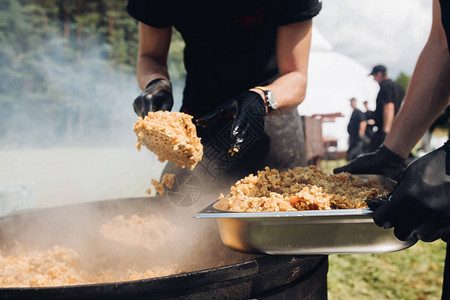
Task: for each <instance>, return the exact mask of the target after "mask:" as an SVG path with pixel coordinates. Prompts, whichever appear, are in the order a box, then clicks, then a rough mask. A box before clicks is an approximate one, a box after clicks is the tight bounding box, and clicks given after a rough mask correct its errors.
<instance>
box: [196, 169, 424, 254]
mask: <svg viewBox="0 0 450 300" xmlns="http://www.w3.org/2000/svg"><path fill="white" fill-rule="evenodd" d="M358 176H360V177H361V178H363V179H364V180H367V179H368V178H371V177H376V178H377V179H378V181H379V182H380V184H382V185H383V186H384V187H386V188H387V189H389V190H392V188H393V186H394V184H395V182H394V181H392V180H390V179H389V178H386V177H383V176H377V175H358ZM227 208H228V204H227V197H225V198H223V199H221V200H218V201H216V202H215V203H213V204H211V205H210V206H208V207H206V208H205V209H203V210H202V211H200V212H199V213H197V215H196V216H195V217H196V218H198V219H216V220H217V224H218V226H219V232H220V236H221V239H222V242H223V243H224V244H225V245H227V246H228V247H230V248H232V249H234V250H237V251H240V252H246V253H265V254H272V255H302V254H308V255H315V254H339V253H346V254H351V253H386V252H394V251H400V250H403V249H406V248H408V247H410V246H412V245H414V244H415V243H416V241H408V242H403V241H400V240H398V239H397V238H396V237H395V236H394V232H393V229H383V228H380V227H378V226H377V225H376V224H375V223H374V222H373V219H372V213H373V212H372V211H371V210H370V209H336V210H310V211H295V212H291V211H289V212H230V211H228V210H227Z"/></svg>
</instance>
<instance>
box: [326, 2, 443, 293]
mask: <svg viewBox="0 0 450 300" xmlns="http://www.w3.org/2000/svg"><path fill="white" fill-rule="evenodd" d="M449 22H450V2H449V1H446V0H441V1H438V0H434V1H433V22H432V27H431V32H430V35H429V38H428V41H427V43H426V44H425V47H424V48H423V50H422V53H421V54H420V56H419V58H418V60H417V63H416V67H415V69H414V73H413V75H412V77H411V82H410V85H409V87H408V91H407V94H406V97H405V101H404V103H403V105H402V107H401V109H400V111H399V113H398V115H397V117H396V118H395V120H394V124H393V126H392V130H391V131H390V132H389V134H388V135H387V136H386V140H385V142H384V145H382V146H381V147H380V148H379V149H377V151H375V152H372V153H368V154H365V155H362V156H360V157H358V158H357V159H355V160H354V161H353V162H351V163H350V164H348V165H346V166H344V167H342V168H337V169H335V170H334V172H335V173H338V172H344V171H346V172H350V173H354V174H380V175H384V176H387V177H390V178H393V179H395V180H398V182H397V185H396V186H395V187H394V190H393V192H392V193H391V194H390V195H389V196H388V197H385V198H381V199H374V200H370V201H368V204H369V206H370V208H371V209H372V210H374V211H375V212H374V216H373V217H374V221H375V223H376V224H377V225H379V226H381V227H384V228H391V227H393V228H394V234H395V235H396V236H397V237H398V238H399V239H401V240H408V239H410V238H419V239H421V240H423V241H425V242H431V241H434V240H436V239H439V238H441V239H442V240H444V241H445V242H447V243H448V241H449V240H450V140H448V141H447V142H446V143H445V144H444V145H443V146H442V147H440V148H438V149H436V150H434V151H432V152H430V153H428V154H427V155H425V156H423V157H421V158H419V159H417V160H415V161H414V162H413V163H411V164H410V165H409V166H408V167H407V168H406V169H404V161H405V159H406V158H407V157H408V155H409V153H410V151H411V149H412V148H413V147H414V146H415V144H416V143H417V141H418V140H419V139H420V138H421V137H422V136H423V134H424V133H425V131H426V130H428V128H429V127H430V126H431V124H432V123H433V122H434V121H435V120H436V119H437V118H438V117H439V116H440V115H441V113H442V112H443V111H444V110H445V108H446V107H447V106H448V105H449V103H450V85H449V82H450V47H449V43H450V24H449ZM449 249H450V248H449V246H448V244H447V254H446V259H445V268H444V283H443V291H442V299H443V300H444V299H445V300H448V299H450V250H449Z"/></svg>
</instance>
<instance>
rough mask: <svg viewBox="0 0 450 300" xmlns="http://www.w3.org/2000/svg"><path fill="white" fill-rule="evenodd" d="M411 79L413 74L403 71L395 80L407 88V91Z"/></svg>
mask: <svg viewBox="0 0 450 300" xmlns="http://www.w3.org/2000/svg"><path fill="white" fill-rule="evenodd" d="M410 80H411V76H409V75H406V74H405V73H403V72H400V74H399V75H398V76H397V78H396V79H395V81H396V82H397V83H399V84H400V85H401V86H402V87H403V88H404V89H405V91H406V90H407V89H408V85H409V81H410Z"/></svg>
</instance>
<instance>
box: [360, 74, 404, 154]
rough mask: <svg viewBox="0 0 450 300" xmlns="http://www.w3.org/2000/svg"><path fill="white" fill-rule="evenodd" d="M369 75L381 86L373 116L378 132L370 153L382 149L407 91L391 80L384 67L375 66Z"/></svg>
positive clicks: (373, 138)
mask: <svg viewBox="0 0 450 300" xmlns="http://www.w3.org/2000/svg"><path fill="white" fill-rule="evenodd" d="M369 75H372V76H373V79H374V80H375V81H376V82H378V84H379V85H380V91H379V92H378V95H377V100H376V109H375V112H374V115H373V116H374V120H375V126H376V127H377V129H378V130H377V132H376V133H375V134H374V135H373V137H372V141H371V143H370V145H369V151H374V150H376V149H377V148H378V147H380V145H381V144H382V143H383V141H384V139H385V138H386V134H388V133H389V131H390V130H391V127H392V122H393V121H394V117H395V115H396V114H397V112H398V110H399V109H400V105H401V104H402V101H403V98H404V97H405V90H404V89H403V87H402V86H401V85H400V84H398V83H396V82H395V81H392V80H391V79H389V76H388V74H387V69H386V67H385V66H383V65H377V66H374V67H373V69H372V72H370V74H369Z"/></svg>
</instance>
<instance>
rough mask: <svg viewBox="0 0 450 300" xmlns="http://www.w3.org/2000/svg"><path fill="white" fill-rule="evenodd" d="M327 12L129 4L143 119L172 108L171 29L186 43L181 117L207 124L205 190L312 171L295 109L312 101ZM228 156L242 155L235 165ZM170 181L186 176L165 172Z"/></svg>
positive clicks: (299, 5)
mask: <svg viewBox="0 0 450 300" xmlns="http://www.w3.org/2000/svg"><path fill="white" fill-rule="evenodd" d="M320 9H321V4H320V3H319V1H318V0H303V1H297V0H283V1H275V0H274V1H272V0H262V1H237V0H236V1H231V2H229V1H228V2H216V1H178V0H172V1H171V0H167V1H156V0H154V1H150V0H130V1H129V2H128V7H127V10H128V12H129V13H130V15H131V16H133V17H134V18H136V19H137V20H138V21H139V54H138V62H137V73H138V82H139V85H140V87H141V88H142V89H143V90H144V91H143V93H142V94H141V95H140V96H139V97H138V98H137V99H136V100H135V102H134V108H135V111H136V113H137V114H138V115H139V116H145V115H146V114H147V112H148V111H155V110H160V109H162V110H170V109H171V108H172V104H173V99H172V91H171V83H170V77H169V74H168V71H167V56H168V49H169V46H170V40H171V30H172V29H171V28H172V27H174V28H176V29H177V30H178V31H179V32H180V33H181V35H182V37H183V39H184V41H185V44H186V47H185V50H184V63H185V67H186V71H187V76H186V85H185V88H184V93H183V102H182V107H181V111H183V112H186V113H189V114H191V115H193V116H194V119H195V120H196V122H197V124H199V125H201V126H197V130H198V135H199V136H200V137H201V138H202V144H203V145H204V156H203V160H202V161H201V162H200V163H199V164H198V165H197V167H196V168H195V169H194V172H195V174H196V176H198V177H199V178H201V180H202V181H203V182H204V183H206V184H209V183H213V182H217V181H219V179H220V181H223V180H224V179H229V180H227V181H228V182H227V183H226V184H225V185H228V187H229V183H234V181H235V180H236V179H237V178H241V177H243V176H246V175H248V174H249V173H253V172H256V170H258V169H261V168H263V167H264V166H265V165H268V166H271V167H275V168H279V169H284V168H288V167H293V166H301V165H305V164H306V158H305V153H304V152H305V151H304V148H305V147H304V137H303V126H302V123H301V118H300V116H299V114H298V112H297V110H296V107H297V106H298V105H299V104H300V103H301V102H302V101H303V99H304V97H305V92H306V77H307V67H308V57H309V49H310V43H311V29H312V18H313V17H314V16H315V15H317V14H318V13H319V11H320ZM257 86H260V88H255V87H257ZM261 86H262V87H261ZM264 90H266V91H264ZM274 99H276V105H275V102H274V101H273V100H274ZM271 100H272V101H271ZM271 102H272V103H271ZM275 106H276V107H275ZM230 149H237V150H239V151H238V152H236V153H235V155H233V156H231V155H230V154H229V153H228V152H229V150H230ZM166 172H168V173H178V172H186V171H185V170H181V169H179V168H178V167H176V166H174V165H173V164H171V163H168V164H167V166H166V169H165V171H164V173H166ZM216 192H217V189H216Z"/></svg>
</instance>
